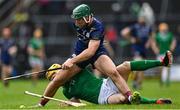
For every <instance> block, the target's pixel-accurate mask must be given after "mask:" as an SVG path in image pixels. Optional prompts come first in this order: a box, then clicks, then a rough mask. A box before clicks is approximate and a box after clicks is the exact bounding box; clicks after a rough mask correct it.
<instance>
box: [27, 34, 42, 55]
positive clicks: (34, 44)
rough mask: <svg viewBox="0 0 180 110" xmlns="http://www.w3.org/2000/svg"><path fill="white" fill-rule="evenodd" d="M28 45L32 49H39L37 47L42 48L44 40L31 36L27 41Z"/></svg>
mask: <svg viewBox="0 0 180 110" xmlns="http://www.w3.org/2000/svg"><path fill="white" fill-rule="evenodd" d="M29 46H30V47H31V48H33V49H34V50H39V49H42V48H43V47H44V42H43V40H42V39H36V38H32V39H31V40H30V41H29ZM34 57H36V56H34Z"/></svg>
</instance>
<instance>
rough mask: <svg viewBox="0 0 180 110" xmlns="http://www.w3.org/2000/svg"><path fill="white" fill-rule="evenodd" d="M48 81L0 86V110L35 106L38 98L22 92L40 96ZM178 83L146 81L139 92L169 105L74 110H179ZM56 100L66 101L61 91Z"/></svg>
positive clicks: (51, 105) (52, 105) (50, 105)
mask: <svg viewBox="0 0 180 110" xmlns="http://www.w3.org/2000/svg"><path fill="white" fill-rule="evenodd" d="M47 83H48V81H46V80H40V81H39V83H38V85H37V86H35V87H34V86H33V85H32V82H31V81H30V80H13V81H11V82H10V86H9V88H5V87H3V85H2V84H0V109H2V108H3V109H19V106H20V105H21V104H24V105H25V106H30V105H35V104H37V103H38V102H39V98H35V97H32V96H29V95H25V94H24V91H26V90H28V91H30V92H34V93H39V94H42V93H43V91H44V89H45V87H46V85H47ZM179 86H180V83H177V82H173V83H172V84H171V85H170V87H160V86H159V83H158V81H157V80H146V81H145V82H144V84H143V89H142V90H140V91H139V92H141V95H143V96H145V97H149V98H160V97H166V98H171V99H172V101H173V104H171V105H155V104H154V105H147V104H146V105H96V104H90V103H87V104H88V105H87V106H86V107H79V108H76V109H139V108H140V109H177V108H180V87H179ZM55 97H56V98H59V99H66V98H65V97H64V96H63V95H62V93H61V89H60V90H59V91H58V92H57V93H56V96H55ZM60 108H62V107H59V106H58V103H57V102H54V101H50V102H49V103H48V104H47V105H46V106H45V107H44V108H41V109H60ZM63 109H75V107H63Z"/></svg>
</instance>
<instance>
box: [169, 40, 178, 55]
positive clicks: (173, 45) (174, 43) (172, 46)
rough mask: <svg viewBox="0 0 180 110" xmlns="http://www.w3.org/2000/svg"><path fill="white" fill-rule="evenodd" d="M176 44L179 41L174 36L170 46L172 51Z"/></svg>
mask: <svg viewBox="0 0 180 110" xmlns="http://www.w3.org/2000/svg"><path fill="white" fill-rule="evenodd" d="M176 44H177V42H176V39H175V38H174V39H173V41H172V43H171V46H170V50H171V52H173V51H174V50H175V48H176Z"/></svg>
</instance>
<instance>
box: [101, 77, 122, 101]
mask: <svg viewBox="0 0 180 110" xmlns="http://www.w3.org/2000/svg"><path fill="white" fill-rule="evenodd" d="M117 93H120V92H119V90H118V88H117V87H116V85H115V84H114V82H113V81H112V80H111V78H107V79H103V83H102V86H101V90H100V93H99V97H98V103H99V104H108V98H109V97H110V96H111V95H113V94H117Z"/></svg>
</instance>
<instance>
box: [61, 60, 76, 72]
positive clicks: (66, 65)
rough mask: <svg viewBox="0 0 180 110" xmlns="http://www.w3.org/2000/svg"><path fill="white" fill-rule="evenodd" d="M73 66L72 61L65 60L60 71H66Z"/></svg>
mask: <svg viewBox="0 0 180 110" xmlns="http://www.w3.org/2000/svg"><path fill="white" fill-rule="evenodd" d="M73 65H74V64H73V62H72V60H71V59H67V60H66V61H65V62H64V64H63V65H62V69H63V70H67V69H69V68H71V67H73Z"/></svg>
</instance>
